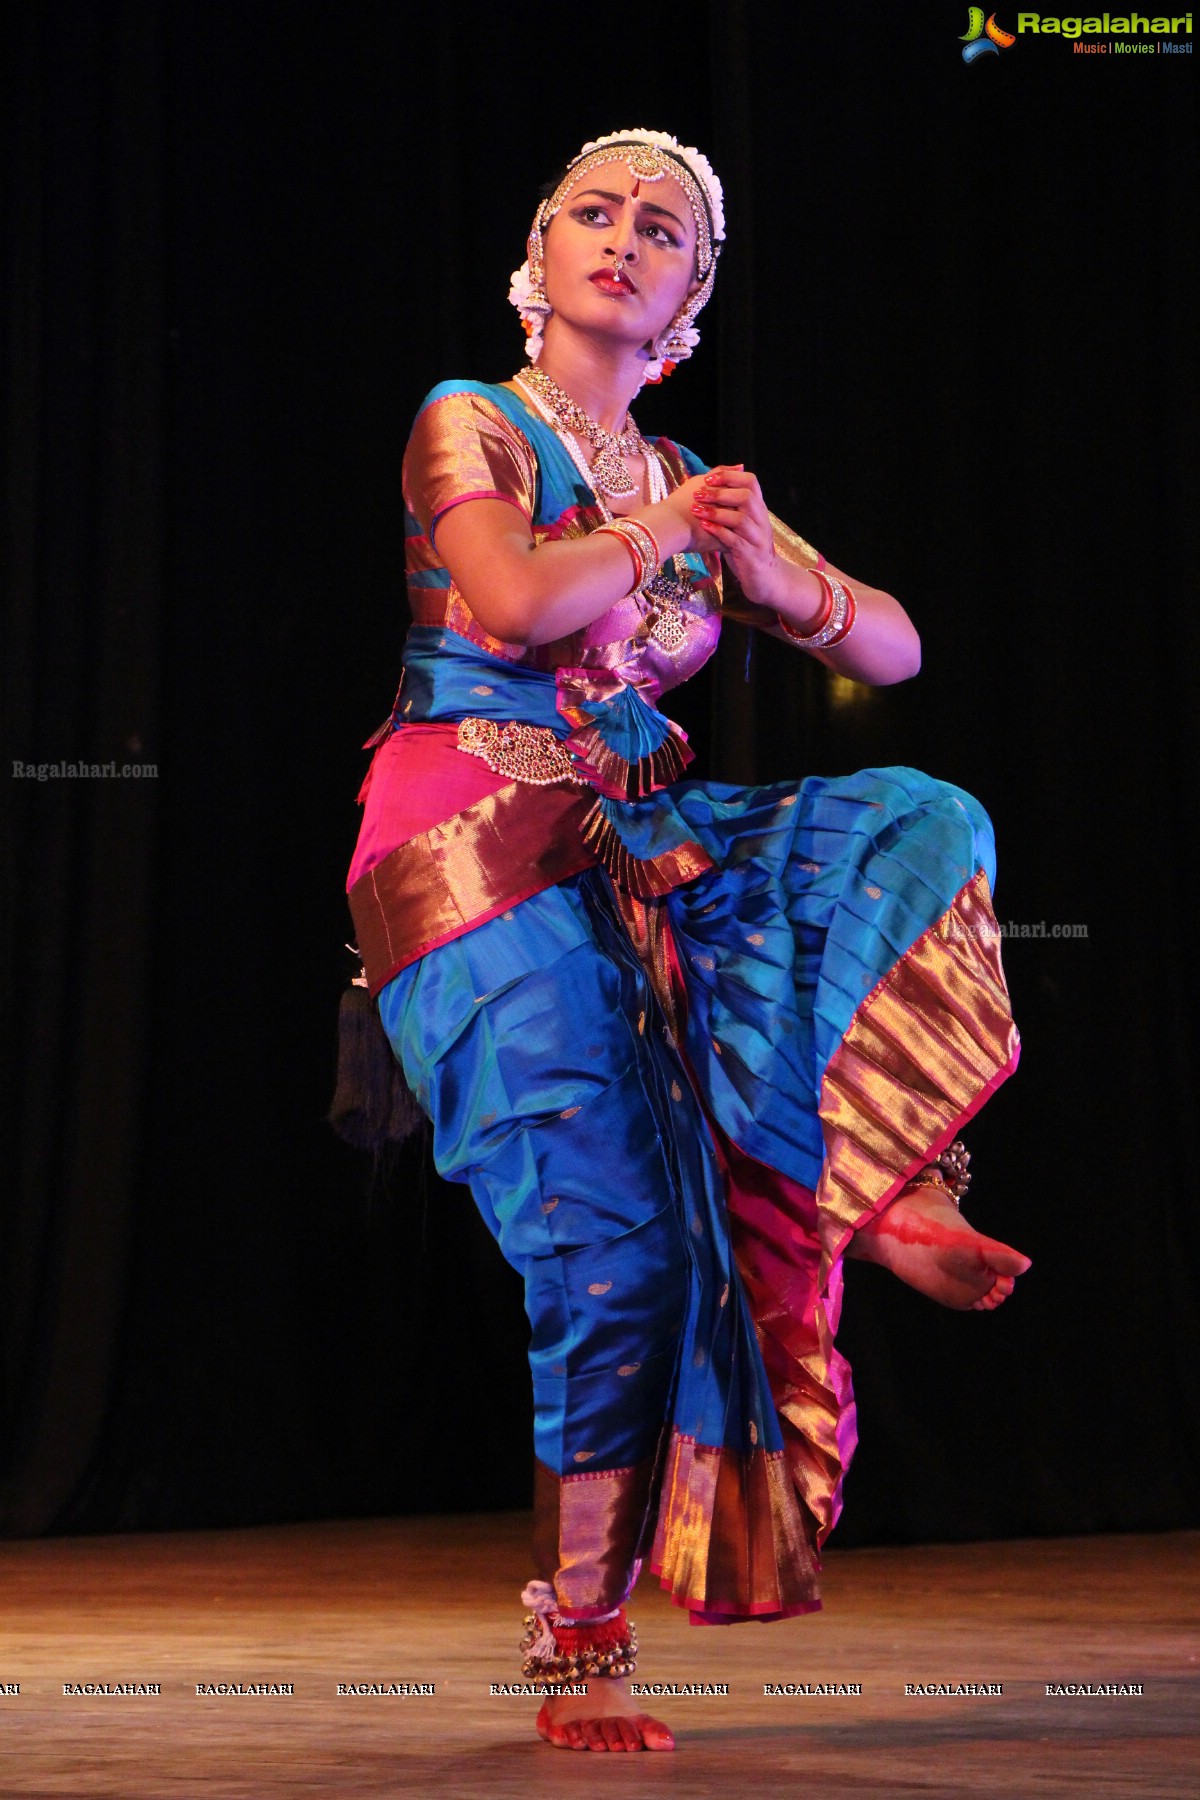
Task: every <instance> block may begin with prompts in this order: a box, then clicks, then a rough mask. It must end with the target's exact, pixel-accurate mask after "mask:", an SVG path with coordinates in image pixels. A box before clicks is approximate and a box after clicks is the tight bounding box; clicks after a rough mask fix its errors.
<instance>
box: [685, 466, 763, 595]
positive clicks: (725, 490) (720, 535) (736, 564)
mask: <svg viewBox="0 0 1200 1800" xmlns="http://www.w3.org/2000/svg"><path fill="white" fill-rule="evenodd" d="M692 511H693V513H694V514H695V516H696V518H697V519H698V520H699V521H700V523H701V524H702V525H703V526H704V529H705V530H706V531H707V532H708V533H709V535H710V536H711V537H712V539H713V541H714V545H715V547H716V548H717V549H719V550H720V552H721V555H722V557H723V558H724V560H725V562H726V563H727V565H728V566H729V568H730V569H731V570H732V571H733V574H734V576H735V577H736V579H737V584H738V586H739V587H740V588H741V590H742V593H743V594H744V595H745V596H746V599H747V600H749V601H752V602H753V603H754V604H756V605H759V606H769V605H770V603H771V601H770V595H771V590H772V586H773V583H774V580H775V572H776V557H775V539H774V535H773V533H772V530H771V516H770V514H769V513H768V511H767V503H766V501H765V500H764V499H763V495H762V489H761V488H760V487H759V485H758V476H757V475H752V474H751V473H750V471H749V469H746V468H743V467H742V465H741V464H740V463H738V464H735V465H733V466H730V465H722V466H721V467H719V468H715V469H710V470H709V472H708V474H707V475H706V476H705V478H704V481H703V483H702V485H701V486H700V487H699V488H698V489H697V492H696V497H695V499H694V501H693V503H692Z"/></svg>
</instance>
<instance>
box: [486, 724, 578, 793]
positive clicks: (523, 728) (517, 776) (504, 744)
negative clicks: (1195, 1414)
mask: <svg viewBox="0 0 1200 1800" xmlns="http://www.w3.org/2000/svg"><path fill="white" fill-rule="evenodd" d="M458 747H459V749H460V750H465V751H466V753H467V755H468V756H479V757H482V759H483V761H484V762H485V763H486V764H487V766H488V768H489V769H494V770H495V772H496V774H497V775H507V776H508V778H509V780H510V781H528V782H532V783H533V785H534V786H535V787H549V786H550V784H551V782H555V781H570V782H574V783H575V785H576V786H578V787H585V786H586V785H587V776H586V775H581V774H580V773H579V771H578V769H577V768H576V767H575V763H574V760H573V758H572V756H571V752H570V751H569V750H568V749H567V747H566V745H565V744H564V743H563V741H562V739H561V738H560V737H556V736H555V734H554V732H553V731H551V729H550V727H549V726H548V725H522V724H520V723H519V721H517V720H516V719H512V720H510V721H509V723H508V724H507V725H497V723H496V721H495V720H494V719H473V718H472V719H463V720H462V721H461V722H460V724H459V727H458Z"/></svg>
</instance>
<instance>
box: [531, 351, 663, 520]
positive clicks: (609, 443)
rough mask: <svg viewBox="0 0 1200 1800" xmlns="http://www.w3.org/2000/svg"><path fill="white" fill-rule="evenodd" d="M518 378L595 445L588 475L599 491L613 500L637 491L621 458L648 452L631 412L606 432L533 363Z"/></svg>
mask: <svg viewBox="0 0 1200 1800" xmlns="http://www.w3.org/2000/svg"><path fill="white" fill-rule="evenodd" d="M521 378H522V379H523V380H524V381H526V382H528V384H529V386H530V387H532V388H534V389H535V390H536V391H537V392H538V393H539V394H540V395H541V396H542V398H543V400H545V401H546V403H547V405H548V406H549V407H550V410H551V411H552V412H553V413H554V415H555V417H556V418H557V419H558V420H559V421H560V422H561V423H562V424H563V425H566V426H568V427H569V429H570V430H572V431H577V432H579V433H580V434H581V436H583V437H586V438H587V439H588V441H589V442H590V443H591V444H592V445H593V446H594V448H595V451H596V454H595V457H594V458H593V459H592V464H591V474H592V480H593V481H594V482H595V484H596V486H597V487H598V488H599V489H600V492H601V493H602V494H607V495H608V496H609V498H610V499H612V500H627V499H628V498H629V496H630V494H636V493H637V492H638V485H637V483H636V481H634V479H633V477H632V476H631V475H630V473H629V470H628V469H627V468H626V467H625V463H624V460H623V459H624V458H625V457H626V456H643V455H646V454H647V449H646V440H645V438H644V437H643V436H642V434H641V432H640V431H639V430H638V428H637V426H636V425H635V424H634V422H633V414H632V413H626V414H625V429H624V431H606V430H605V429H604V426H603V425H600V424H598V423H597V421H596V420H595V419H593V418H590V417H589V416H588V414H587V413H585V412H584V410H583V408H582V406H579V405H577V404H576V402H575V401H574V400H572V398H571V396H570V394H568V393H567V392H566V391H565V389H563V388H560V387H559V385H558V383H557V381H555V380H554V379H553V378H552V377H551V376H549V375H547V374H546V371H545V370H544V369H539V368H538V367H537V366H536V364H535V365H534V367H533V368H530V369H522V371H521Z"/></svg>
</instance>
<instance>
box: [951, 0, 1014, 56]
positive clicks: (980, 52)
mask: <svg viewBox="0 0 1200 1800" xmlns="http://www.w3.org/2000/svg"><path fill="white" fill-rule="evenodd" d="M967 26H968V29H967V30H966V31H965V32H964V33H963V35H962V37H961V38H960V39H959V42H960V43H961V45H962V47H963V61H964V62H965V63H973V62H974V61H975V58H976V57H977V56H999V54H1000V52H1001V50H1011V48H1012V46H1013V45H1014V44H1015V43H1016V41H1017V40H1016V38H1015V37H1014V36H1013V34H1012V32H1011V31H1002V30H1001V29H1000V27H999V25H997V23H996V15H995V13H992V14H990V16H989V18H988V20H987V23H986V24H985V23H984V19H983V8H982V6H968V8H967Z"/></svg>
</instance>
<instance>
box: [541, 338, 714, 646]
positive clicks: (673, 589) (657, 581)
mask: <svg viewBox="0 0 1200 1800" xmlns="http://www.w3.org/2000/svg"><path fill="white" fill-rule="evenodd" d="M535 375H538V376H540V380H537V381H534V380H532V379H531V377H533V376H535ZM513 379H514V380H515V381H516V383H517V386H518V387H524V388H525V389H526V390H527V392H528V393H529V396H530V399H531V400H532V402H533V406H534V410H535V411H536V412H539V413H540V414H541V416H542V417H543V418H544V419H545V420H546V423H547V424H548V425H551V426H553V428H554V431H555V433H556V434H557V436H558V438H559V440H560V442H561V443H562V445H563V448H564V449H565V450H566V452H567V454H568V455H569V456H570V458H571V461H572V462H573V463H574V465H575V467H576V468H577V469H578V471H579V473H580V474H581V475H582V477H583V480H584V483H585V485H586V486H587V487H590V488H591V490H592V493H593V495H594V497H595V500H596V504H597V506H598V507H599V508H600V511H601V513H602V514H603V515H604V517H605V519H607V520H608V521H609V522H610V523H611V521H612V518H613V514H612V512H611V511H610V510H609V508H608V507H607V506H606V505H605V504H604V500H603V499H602V497H601V494H600V491H599V490H600V484H599V482H598V481H596V480H595V479H594V477H595V472H596V465H595V463H593V464H592V465H591V467H590V468H589V466H588V463H587V461H586V459H585V458H584V454H583V451H582V450H581V449H580V448H579V445H578V444H577V443H576V442H575V440H574V439H573V438H572V437H571V436H570V434H569V433H568V431H567V428H566V422H565V421H564V420H563V419H562V418H561V417H559V416H558V415H557V414H556V413H555V410H554V408H553V406H551V405H550V404H549V401H548V398H539V390H540V389H541V388H542V384H543V383H544V382H548V381H550V377H549V376H548V375H543V374H542V373H541V371H540V370H538V369H520V370H518V372H517V374H516V375H515V376H514V377H513ZM552 385H553V384H552ZM558 391H559V392H560V393H561V392H562V389H561V388H560V389H559V390H558ZM571 404H572V405H574V402H573V401H572V402H571ZM583 416H584V417H586V414H584V415H583ZM642 448H643V450H644V451H645V455H646V469H647V474H648V478H649V483H650V498H651V501H654V500H665V499H666V497H667V486H666V477H665V475H664V474H663V469H662V464H661V463H660V462H659V460H658V458H657V456H656V455H655V454H654V452H653V451H652V450H651V449H650V446H649V445H648V444H647V443H646V441H645V439H644V438H643V439H642ZM598 460H599V459H598V458H597V461H598ZM634 491H635V490H634V488H632V487H631V488H630V489H629V492H630V493H633V492H634ZM682 562H683V559H682V557H679V556H671V557H668V559H667V561H666V562H665V563H664V564H663V566H662V568H661V569H660V570H659V571H658V573H657V575H655V576H654V578H653V580H651V581H648V582H647V583H646V585H645V586H644V587H642V588H638V589H636V590H635V592H634V595H633V598H634V600H635V601H636V602H637V605H638V608H639V610H640V611H641V613H642V615H643V616H642V620H641V623H640V624H639V626H638V628H637V631H636V632H635V633H634V636H633V639H632V641H633V642H634V643H635V644H644V643H645V641H646V639H647V638H650V637H652V638H654V639H655V640H656V641H657V642H658V643H660V644H661V645H662V647H663V649H664V650H666V651H675V650H678V649H679V648H680V646H681V645H682V644H683V642H684V640H685V638H686V637H687V629H688V626H689V624H690V623H691V620H690V618H689V616H688V614H687V613H686V612H685V611H684V610H683V604H682V603H683V601H685V600H686V599H687V598H688V597H689V595H690V593H691V590H692V582H691V577H690V576H689V575H688V573H687V570H686V566H684V567H681V564H682ZM668 567H669V568H670V571H671V573H670V574H668V573H667V570H668Z"/></svg>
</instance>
